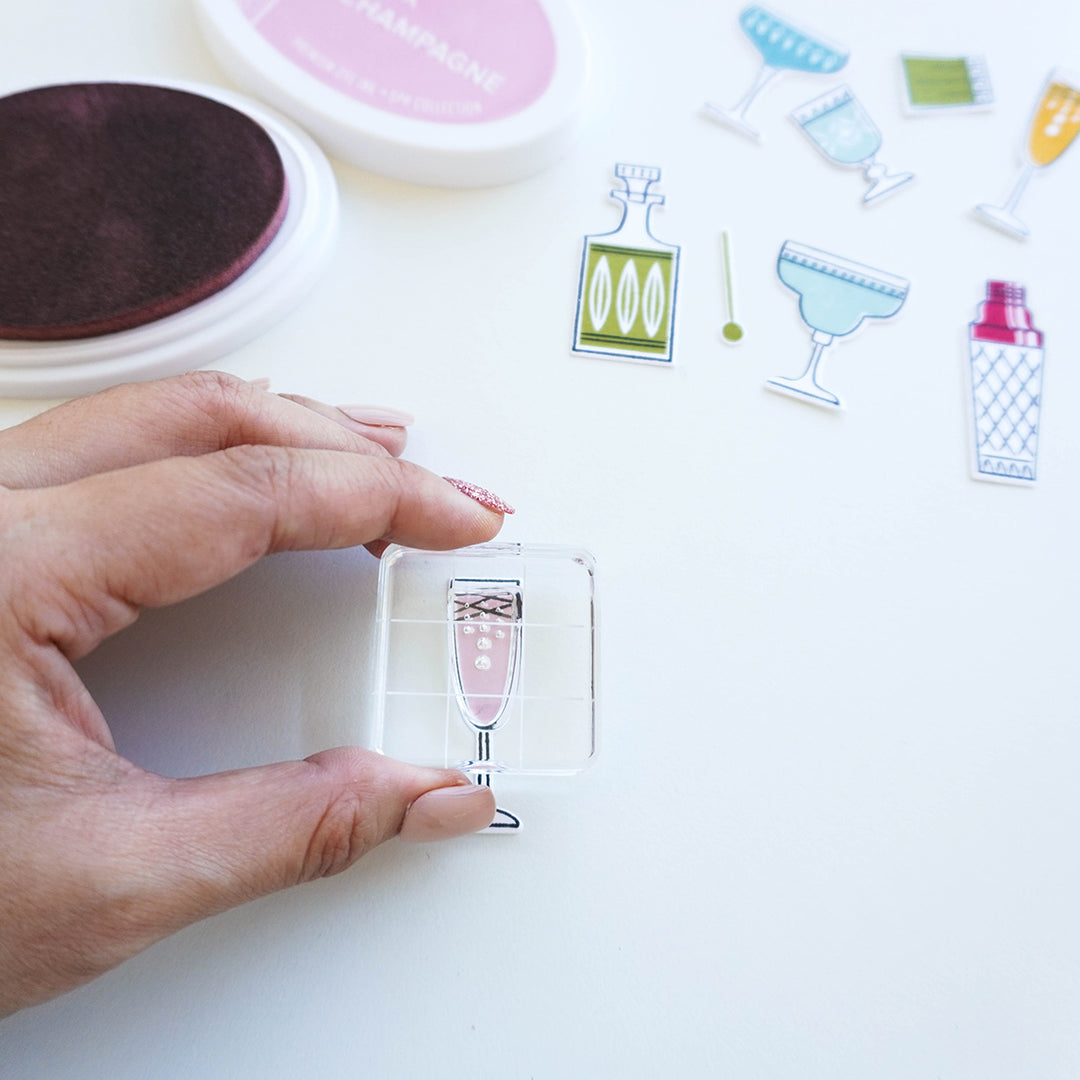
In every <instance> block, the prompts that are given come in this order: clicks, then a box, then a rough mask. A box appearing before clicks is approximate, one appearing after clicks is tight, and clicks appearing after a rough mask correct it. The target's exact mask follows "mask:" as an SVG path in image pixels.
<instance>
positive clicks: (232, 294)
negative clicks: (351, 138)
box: [0, 80, 337, 397]
mask: <svg viewBox="0 0 1080 1080" xmlns="http://www.w3.org/2000/svg"><path fill="white" fill-rule="evenodd" d="M71 85H73V86H76V85H77V84H71ZM85 85H86V86H87V87H88V88H89V89H91V90H92V89H94V88H95V87H97V86H101V87H103V88H109V87H120V88H125V87H127V88H131V89H132V90H134V91H138V90H140V89H143V90H161V89H167V90H172V91H179V92H181V93H183V94H188V95H196V96H198V97H200V98H203V99H209V100H211V101H216V102H219V103H221V104H222V105H225V106H228V107H229V108H231V109H234V110H236V111H237V112H239V113H241V114H243V115H244V116H246V117H247V118H249V119H250V120H252V121H254V122H255V123H256V124H257V125H258V126H259V127H260V128H261V129H262V131H263V132H265V134H266V135H267V136H269V139H270V140H271V142H272V143H273V147H274V148H275V150H276V152H277V154H278V155H279V156H280V159H281V166H282V168H283V170H284V174H285V183H286V186H287V190H288V204H287V207H286V209H285V212H284V216H283V217H282V218H281V220H280V224H279V225H278V226H277V228H276V232H274V234H273V237H272V239H270V240H269V243H268V244H267V245H266V246H265V248H263V249H262V250H261V253H260V254H258V256H257V257H256V258H255V259H254V261H253V262H251V264H250V265H249V266H247V268H246V269H245V270H243V272H242V273H240V274H239V276H237V277H235V278H234V279H233V280H231V281H230V283H229V284H226V285H225V286H224V287H223V288H220V289H218V290H217V291H213V292H211V293H210V295H207V296H205V298H203V299H196V300H195V301H194V302H192V303H190V304H188V305H187V306H184V307H182V308H181V309H180V310H175V311H174V312H173V313H171V314H167V315H164V316H163V317H160V318H156V319H152V320H150V321H145V322H141V323H140V324H139V325H133V326H130V327H129V328H123V329H118V330H116V331H114V332H100V333H94V334H93V336H74V337H68V338H64V339H61V340H15V339H10V338H6V339H3V340H0V394H4V395H8V396H12V397H64V396H69V395H74V394H83V393H90V392H93V391H95V390H100V389H102V388H104V387H106V386H111V385H114V384H116V383H118V382H123V381H126V380H130V379H144V378H153V377H156V376H160V375H166V374H173V373H176V372H179V371H185V370H189V369H191V368H195V367H199V366H201V365H203V364H208V363H212V362H214V361H216V360H217V359H219V358H220V357H221V356H223V355H225V354H226V353H228V352H230V351H231V350H233V349H235V348H238V347H239V346H241V345H243V344H245V343H246V342H247V341H249V340H251V339H252V338H254V337H256V336H257V335H258V334H260V333H262V332H263V331H264V330H266V329H268V328H269V327H270V326H271V325H272V324H273V323H275V322H277V321H278V320H279V319H280V318H281V317H282V316H283V315H284V314H286V313H287V312H288V311H289V310H290V309H291V308H292V307H294V306H295V305H296V304H297V303H298V302H299V301H300V300H301V299H302V298H303V296H304V295H306V293H307V292H308V291H309V290H310V289H311V287H312V286H313V285H314V284H315V282H316V280H317V279H318V277H319V275H320V274H321V273H322V271H323V269H324V268H325V266H326V264H327V263H328V261H329V258H330V255H331V253H332V251H333V245H334V239H335V236H336V228H337V186H336V183H335V180H334V176H333V172H332V170H331V168H330V165H329V162H328V161H327V160H326V158H325V156H324V155H323V153H322V151H321V150H320V149H319V147H318V146H317V145H316V144H315V143H314V141H313V140H312V139H311V138H310V137H309V136H308V135H306V134H305V133H304V132H303V131H302V130H300V129H299V128H298V127H296V125H294V124H292V123H291V122H290V121H288V120H286V119H285V118H283V117H281V116H279V115H277V114H275V113H274V112H272V111H271V110H270V109H267V108H266V107H265V106H263V105H261V104H259V103H256V102H252V101H249V100H247V99H246V98H243V97H241V96H240V95H239V94H235V93H232V92H229V91H226V90H222V89H219V88H217V87H211V86H204V85H200V84H196V83H187V82H172V81H154V82H148V81H147V80H140V81H139V82H137V83H124V82H120V81H116V82H113V83H103V84H93V83H88V84H85ZM39 89H41V90H48V89H51V88H39ZM57 89H64V88H63V87H59V88H57ZM30 93H33V91H30ZM79 141H80V140H78V139H76V142H79ZM82 141H84V142H85V144H86V153H88V154H97V153H102V152H107V149H106V150H104V151H103V150H102V146H101V144H100V143H98V142H97V141H96V140H95V138H94V133H93V132H92V131H90V132H88V133H87V137H86V139H85V140H82ZM72 167H73V169H74V168H77V163H76V162H74V161H73V162H72ZM238 186H240V185H238Z"/></svg>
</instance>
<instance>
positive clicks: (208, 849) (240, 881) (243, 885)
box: [140, 747, 495, 932]
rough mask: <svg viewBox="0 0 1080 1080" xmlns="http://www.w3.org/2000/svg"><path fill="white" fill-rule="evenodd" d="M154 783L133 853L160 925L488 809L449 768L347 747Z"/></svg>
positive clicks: (464, 825) (481, 819)
mask: <svg viewBox="0 0 1080 1080" xmlns="http://www.w3.org/2000/svg"><path fill="white" fill-rule="evenodd" d="M161 783H162V784H163V792H162V794H163V797H162V798H160V799H155V800H153V803H152V806H153V809H152V810H151V815H152V816H153V817H154V818H156V820H155V821H154V822H153V825H154V828H153V829H152V830H150V829H148V830H147V833H146V834H148V835H150V836H151V839H150V841H149V842H150V844H151V849H152V850H150V851H148V852H146V851H144V852H141V853H140V863H141V864H142V868H143V874H147V873H148V872H149V873H150V875H152V876H153V877H157V876H158V874H160V875H161V880H160V882H159V883H158V884H159V885H160V888H161V893H160V894H159V895H160V899H161V902H162V903H164V904H165V906H166V909H167V910H164V911H162V910H160V909H159V913H160V914H161V916H163V918H162V922H163V923H165V924H166V925H163V926H161V929H163V930H165V932H168V931H169V930H170V929H173V928H178V927H179V926H183V925H186V924H187V923H190V922H194V921H195V920H197V919H201V918H204V917H205V916H207V915H212V914H215V913H216V912H219V911H223V910H225V909H226V908H230V907H234V906H235V905H237V904H240V903H243V902H244V901H246V900H251V899H254V898H255V897H257V896H263V895H265V894H267V893H271V892H275V891H276V890H278V889H282V888H285V887H287V886H289V885H295V884H298V883H300V882H304V881H312V880H314V879H316V878H320V877H327V876H329V875H331V874H336V873H338V872H339V871H341V870H344V869H345V868H346V867H348V866H351V865H352V864H353V863H354V862H356V860H357V859H359V858H360V856H361V855H363V854H364V853H365V852H367V851H370V850H371V849H372V848H373V847H376V846H377V845H378V844H381V843H382V842H383V841H384V840H387V839H389V838H390V837H392V836H394V835H396V834H398V833H400V834H401V836H402V838H403V839H408V840H435V839H443V838H450V837H454V836H461V835H463V834H465V833H469V832H475V831H476V830H478V829H483V828H484V827H486V826H487V825H489V824H490V823H491V820H492V818H493V817H494V814H495V798H494V796H493V795H492V793H491V790H490V789H489V788H487V787H485V786H483V785H478V784H473V783H471V782H470V781H469V780H468V778H467V777H465V775H464V774H462V773H460V772H456V771H453V770H448V769H425V768H420V767H418V766H413V765H406V764H404V763H402V762H399V761H395V760H393V759H392V758H387V757H383V756H381V755H380V754H376V753H374V752H372V751H368V750H361V749H358V748H356V747H344V748H340V749H337V750H328V751H325V752H323V753H320V754H316V755H314V756H313V757H310V758H307V759H306V760H304V761H292V762H283V763H280V764H276V765H265V766H260V767H258V768H252V769H241V770H238V771H235V772H227V773H216V774H213V775H210V776H202V777H197V778H194V779H185V780H164V779H162V780H161ZM146 834H144V835H146ZM155 870H156V871H157V872H155ZM155 891H156V890H155ZM155 906H156V905H155ZM168 924H171V925H168Z"/></svg>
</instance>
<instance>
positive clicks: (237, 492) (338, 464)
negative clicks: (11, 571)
mask: <svg viewBox="0 0 1080 1080" xmlns="http://www.w3.org/2000/svg"><path fill="white" fill-rule="evenodd" d="M12 500H14V504H13V509H12V508H11V506H12V503H11V501H12ZM8 503H9V511H8V512H9V514H11V515H12V517H13V523H12V524H11V525H10V526H9V529H8V531H9V534H10V536H11V543H12V544H16V543H22V544H25V545H26V546H27V548H28V550H25V551H24V550H19V551H18V555H19V557H20V558H21V559H23V562H24V563H25V568H26V570H27V573H26V574H25V575H24V580H23V583H22V584H21V586H20V588H19V590H18V591H17V594H16V596H15V598H14V600H15V603H13V604H12V608H13V609H14V613H13V617H14V618H16V619H17V620H18V628H19V629H20V630H21V631H23V632H26V633H29V634H30V636H31V638H32V639H33V640H36V641H39V642H43V643H53V644H56V645H58V646H60V648H61V649H62V650H63V651H64V653H65V654H66V655H67V656H69V657H78V656H82V655H84V654H85V653H86V652H87V651H89V650H90V649H91V648H93V647H94V646H95V645H97V644H98V643H99V642H100V641H101V640H102V639H103V638H105V637H106V636H108V635H109V634H111V633H114V632H116V631H117V630H119V629H121V628H122V627H124V626H126V625H128V624H129V623H130V622H131V621H133V620H134V618H135V617H136V615H137V613H138V609H139V608H140V607H143V606H147V605H152V606H158V605H162V604H169V603H174V602H176V601H178V600H182V599H185V598H187V597H189V596H193V595H195V594H196V593H199V592H203V591H204V590H206V589H209V588H211V587H213V586H214V585H217V584H219V583H220V582H222V581H225V580H226V579H227V578H230V577H232V576H233V575H234V574H236V573H238V572H239V571H241V570H243V569H244V568H246V567H247V566H249V565H250V564H251V563H253V562H255V561H256V560H257V559H259V558H260V557H261V556H263V555H265V554H268V553H270V552H274V551H283V550H293V549H322V548H340V547H349V546H353V545H358V544H367V543H371V542H372V541H382V542H398V543H402V544H407V545H409V546H410V547H419V548H429V549H434V550H439V549H449V548H455V547H463V546H468V545H471V544H476V543H481V542H483V541H485V540H490V539H491V538H492V537H493V536H494V535H495V534H496V533H497V532H498V530H499V528H500V526H501V524H502V515H501V514H500V513H499V512H498V511H496V510H492V509H489V508H488V507H487V506H484V505H482V504H481V503H480V502H478V501H476V499H475V498H470V497H469V496H467V495H465V494H463V493H462V492H461V491H459V490H458V489H457V488H455V487H454V486H452V485H451V484H449V483H447V482H446V481H445V480H443V479H441V478H439V477H438V476H435V475H434V474H433V473H430V472H428V471H427V470H425V469H422V468H420V467H419V466H416V465H413V464H411V463H409V462H405V461H399V460H397V459H395V458H391V457H387V456H379V457H373V456H361V455H357V454H351V453H340V452H335V451H327V450H295V449H291V448H282V447H269V446H241V447H234V448H231V449H228V450H223V451H219V452H218V453H215V454H206V455H203V456H202V457H197V458H169V459H166V460H164V461H157V462H152V463H150V464H147V465H139V466H135V467H134V468H131V469H126V470H121V471H119V472H110V473H105V474H102V475H99V476H91V477H87V478H86V479H83V480H79V481H76V482H75V483H74V484H69V485H66V486H64V487H60V488H48V489H45V490H43V491H33V492H15V493H12V494H11V495H10V496H9V500H8ZM0 617H2V618H7V617H8V615H7V614H5V613H0Z"/></svg>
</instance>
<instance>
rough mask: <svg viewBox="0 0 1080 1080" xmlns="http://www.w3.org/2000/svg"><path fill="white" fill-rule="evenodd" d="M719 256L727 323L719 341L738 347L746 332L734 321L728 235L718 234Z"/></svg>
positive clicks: (721, 329)
mask: <svg viewBox="0 0 1080 1080" xmlns="http://www.w3.org/2000/svg"><path fill="white" fill-rule="evenodd" d="M720 254H721V257H722V259H723V263H724V293H725V294H726V296H727V322H726V323H724V325H723V326H722V327H720V340H721V341H723V343H724V344H725V345H738V344H739V342H740V341H742V340H743V338H744V337H746V331H745V330H744V329H743V328H742V327H741V326H740V325H739V324H738V323H737V322H736V321H735V289H734V285H733V283H732V280H731V245H730V244H729V243H728V234H727V233H726V232H722V233H721V234H720Z"/></svg>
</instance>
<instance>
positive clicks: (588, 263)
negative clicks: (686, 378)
mask: <svg viewBox="0 0 1080 1080" xmlns="http://www.w3.org/2000/svg"><path fill="white" fill-rule="evenodd" d="M615 175H616V176H617V177H618V178H619V179H620V180H621V181H622V182H623V188H622V189H621V190H616V191H613V192H612V193H611V197H612V198H613V199H616V200H617V201H618V202H620V203H622V206H623V217H622V221H621V222H620V223H619V227H618V228H617V229H615V230H614V231H613V232H609V233H597V234H595V235H593V236H586V237H585V250H584V252H583V253H582V257H581V278H580V280H579V283H578V304H577V319H576V321H575V324H574V346H573V351H574V352H575V353H582V354H585V355H590V356H607V357H610V358H612V359H615V360H635V361H640V360H646V361H654V362H658V363H663V364H670V363H671V362H672V358H673V353H672V344H673V337H674V329H675V297H676V293H677V291H678V279H679V248H678V245H676V244H664V243H661V242H660V241H659V240H657V239H656V237H655V236H653V234H652V232H651V231H650V228H649V214H650V213H651V211H652V208H653V207H654V206H659V205H662V204H663V202H664V197H663V195H655V194H652V193H651V192H650V191H649V188H650V187H651V186H652V184H654V183H655V182H656V181H657V180H659V179H660V170H659V169H655V168H650V167H648V166H645V165H616V166H615Z"/></svg>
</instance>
